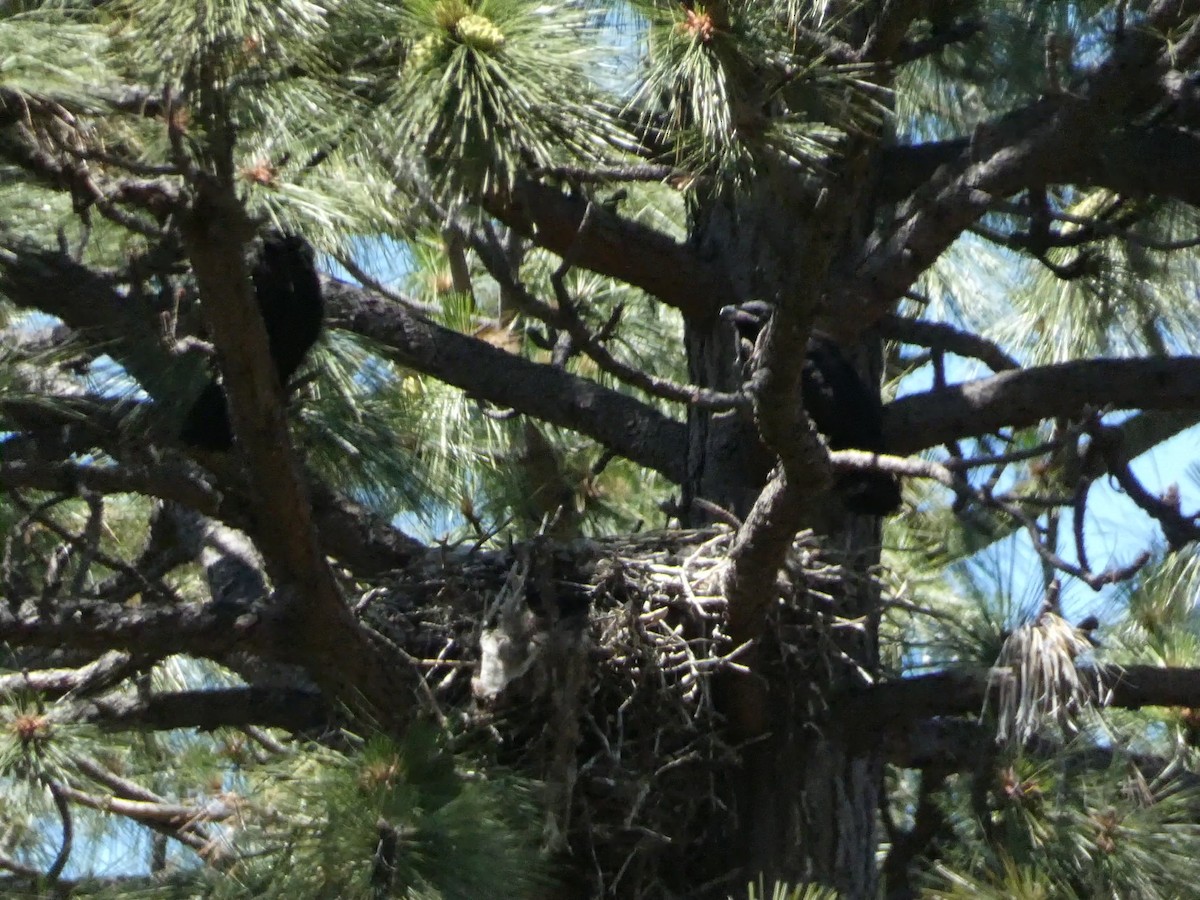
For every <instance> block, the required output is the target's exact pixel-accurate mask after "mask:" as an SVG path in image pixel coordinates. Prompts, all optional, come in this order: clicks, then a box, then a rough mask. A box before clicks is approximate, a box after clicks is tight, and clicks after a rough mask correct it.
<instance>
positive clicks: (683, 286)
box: [484, 180, 737, 318]
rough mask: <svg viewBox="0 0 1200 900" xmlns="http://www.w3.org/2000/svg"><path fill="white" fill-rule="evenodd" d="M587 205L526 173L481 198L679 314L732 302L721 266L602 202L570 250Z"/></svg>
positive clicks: (542, 240)
mask: <svg viewBox="0 0 1200 900" xmlns="http://www.w3.org/2000/svg"><path fill="white" fill-rule="evenodd" d="M588 205H589V201H588V199H587V197H585V196H582V195H580V194H576V193H567V192H564V191H563V190H561V189H560V188H557V187H553V186H551V185H546V184H540V183H538V182H535V181H529V180H526V181H523V182H522V183H521V184H520V185H518V186H517V187H516V188H515V189H514V190H513V192H512V193H511V194H510V195H508V196H505V197H500V196H493V197H490V198H488V199H487V200H486V201H485V203H484V206H485V208H486V209H487V211H488V212H489V213H491V214H492V215H493V216H495V217H496V218H497V219H499V220H500V221H501V222H503V223H504V224H505V225H508V226H509V227H510V228H513V229H515V230H516V231H517V232H518V233H519V234H521V235H523V236H524V237H527V238H529V239H530V240H532V241H533V242H534V243H535V244H537V245H539V246H541V247H545V248H546V249H547V250H551V251H552V252H554V253H557V254H558V255H559V256H565V255H566V254H567V253H568V252H572V253H573V254H574V261H575V262H576V264H578V265H580V266H583V267H584V268H586V269H591V270H592V271H594V272H599V273H600V274H602V275H609V276H611V277H613V278H618V279H620V280H621V281H624V282H627V283H628V284H631V285H634V286H635V287H640V288H641V289H642V290H644V291H646V292H647V293H649V294H652V295H653V296H655V297H657V298H658V299H659V300H661V301H663V302H664V303H666V304H667V305H669V306H673V307H675V308H676V309H678V310H679V311H680V312H682V313H683V314H684V315H685V316H690V317H693V318H706V317H709V316H714V315H716V313H717V310H719V309H720V308H721V307H722V306H725V305H726V304H728V303H735V302H737V298H736V297H734V293H733V286H732V284H731V283H730V281H729V276H728V274H727V273H726V272H725V270H724V268H723V267H721V266H719V265H717V264H715V263H713V262H711V261H709V260H707V259H704V258H703V257H701V256H700V255H699V254H698V253H696V251H695V250H693V249H692V248H691V247H688V246H686V245H685V244H680V243H679V242H678V241H676V240H674V239H673V238H671V237H669V236H667V235H665V234H662V233H661V232H658V231H655V230H654V229H653V228H649V227H647V226H645V225H642V224H640V223H638V222H633V221H630V220H628V219H623V218H621V217H620V216H618V215H617V214H616V213H612V212H609V211H608V210H606V209H603V208H601V209H599V210H598V211H596V212H595V213H594V214H593V217H592V222H591V224H590V225H589V228H588V232H587V236H586V238H585V239H584V240H583V241H582V242H581V243H580V245H579V246H578V247H576V248H575V249H573V250H572V245H573V244H575V241H576V235H578V234H579V227H580V225H581V224H582V223H583V219H584V216H585V215H587V210H588Z"/></svg>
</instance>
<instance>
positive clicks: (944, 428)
mask: <svg viewBox="0 0 1200 900" xmlns="http://www.w3.org/2000/svg"><path fill="white" fill-rule="evenodd" d="M1086 407H1092V408H1101V407H1109V408H1112V409H1142V410H1180V409H1200V357H1191V356H1184V357H1174V358H1169V359H1090V360H1081V361H1078V362H1069V363H1061V364H1059V365H1053V366H1042V367H1039V368H1036V369H1029V370H1025V371H1019V372H1003V373H1001V374H999V375H994V376H992V377H990V378H982V379H979V380H977V381H968V382H966V383H964V384H958V385H954V386H952V387H948V388H945V389H943V390H935V391H927V392H925V393H921V394H912V395H909V396H907V397H901V398H899V399H898V400H894V401H893V402H891V403H889V404H887V406H886V407H885V408H884V430H885V433H886V435H887V442H888V447H889V448H890V449H891V450H892V452H894V453H897V454H910V453H916V452H917V451H919V450H923V449H925V448H927V447H935V446H937V445H939V444H946V443H949V442H951V441H954V440H958V439H959V438H964V437H971V436H973V435H980V434H987V433H989V432H993V431H996V430H998V429H1000V428H1004V427H1006V426H1011V427H1017V428H1021V427H1027V426H1030V425H1035V424H1037V423H1038V422H1041V421H1043V420H1045V419H1052V418H1055V417H1057V416H1068V417H1069V416H1074V415H1078V414H1079V413H1080V412H1081V411H1082V410H1083V409H1084V408H1086Z"/></svg>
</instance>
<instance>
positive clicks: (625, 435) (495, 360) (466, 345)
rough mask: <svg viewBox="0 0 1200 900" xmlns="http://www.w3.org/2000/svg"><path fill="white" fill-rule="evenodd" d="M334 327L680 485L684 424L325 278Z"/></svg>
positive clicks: (473, 393) (440, 377) (402, 360)
mask: <svg viewBox="0 0 1200 900" xmlns="http://www.w3.org/2000/svg"><path fill="white" fill-rule="evenodd" d="M323 283H324V287H325V296H326V302H327V306H328V308H329V310H330V314H331V320H332V323H333V324H334V325H336V326H338V327H342V328H346V329H348V330H350V331H353V332H355V333H356V334H361V335H365V336H366V337H369V338H372V339H373V340H376V341H378V342H379V343H381V344H384V345H385V346H387V347H388V348H390V349H391V350H392V351H393V354H392V355H393V358H394V359H395V360H396V362H398V363H400V364H401V365H405V366H408V367H410V368H413V369H416V370H417V371H419V372H424V373H425V374H427V375H432V376H433V377H435V378H438V379H439V380H441V381H444V382H446V383H447V384H452V385H454V386H455V387H458V388H461V389H462V390H464V391H467V392H468V393H469V394H471V395H472V396H475V397H480V398H482V399H484V400H488V401H490V402H492V403H496V404H498V405H501V406H507V407H511V408H512V409H516V410H518V411H519V412H522V413H525V414H526V415H530V416H533V417H534V418H537V419H541V420H543V421H546V422H550V423H552V424H554V425H560V426H562V427H564V428H570V429H572V430H574V431H578V432H580V433H581V434H585V435H587V436H589V437H592V438H594V439H595V440H597V441H599V442H600V443H601V444H603V445H604V446H605V447H608V448H609V449H611V450H614V451H616V452H617V453H619V454H621V455H622V456H624V457H627V458H628V459H631V460H633V461H634V462H636V463H639V464H641V465H644V466H646V467H648V468H651V469H654V470H656V471H658V472H662V473H663V474H664V475H666V476H667V477H668V478H670V479H671V480H672V481H675V482H677V483H678V482H682V481H683V478H684V475H685V472H684V463H685V460H686V459H687V449H686V436H685V433H684V426H683V425H682V424H681V423H679V422H675V421H673V420H671V419H668V418H667V417H666V416H664V415H662V414H661V413H658V412H656V411H654V410H653V409H651V408H650V407H648V406H647V405H646V404H644V403H641V402H640V401H638V400H637V399H635V398H633V397H630V396H628V395H625V394H621V393H618V392H617V391H613V390H610V389H608V388H604V387H601V386H600V385H598V384H596V383H595V382H592V381H589V380H587V379H586V378H580V377H578V376H576V375H571V374H570V373H568V372H564V371H562V370H561V369H557V368H555V367H553V366H548V365H541V364H538V363H534V362H531V361H529V360H527V359H523V358H521V357H519V356H514V355H513V354H511V353H506V352H504V351H503V350H500V349H498V348H496V347H493V346H492V345H491V344H489V343H487V342H486V341H481V340H479V339H477V338H472V337H469V336H467V335H463V334H459V333H458V332H456V331H451V330H450V329H448V328H442V327H440V326H438V325H435V324H433V323H432V322H429V321H427V320H425V319H421V318H419V317H417V316H414V315H412V314H411V313H410V312H409V311H408V310H406V309H403V308H401V307H399V306H396V305H395V304H391V303H388V302H386V301H385V300H383V299H382V298H379V297H376V296H375V295H373V294H371V293H369V292H367V291H362V290H359V289H358V288H355V287H353V286H351V285H348V284H345V283H343V282H338V281H333V280H330V279H325V280H324V282H323Z"/></svg>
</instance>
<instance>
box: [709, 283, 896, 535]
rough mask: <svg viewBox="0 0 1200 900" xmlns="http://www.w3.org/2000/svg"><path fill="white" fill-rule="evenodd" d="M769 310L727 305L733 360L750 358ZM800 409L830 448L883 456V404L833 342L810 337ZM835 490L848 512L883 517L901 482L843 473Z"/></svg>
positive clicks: (891, 506) (878, 474)
mask: <svg viewBox="0 0 1200 900" xmlns="http://www.w3.org/2000/svg"><path fill="white" fill-rule="evenodd" d="M772 311H773V310H772V307H771V305H770V304H769V303H765V302H762V301H751V302H749V303H744V304H742V305H741V306H727V307H725V308H724V309H722V310H721V317H722V318H724V319H726V320H727V321H730V322H732V323H733V324H734V325H735V327H736V328H737V330H738V359H739V360H740V361H743V362H744V361H746V360H748V359H749V357H750V351H751V350H752V349H753V346H754V341H755V340H757V338H758V334H759V332H760V331H761V330H762V328H763V326H764V325H766V323H767V319H768V318H770V316H771V313H772ZM800 386H801V393H802V397H803V401H804V411H805V412H807V413H808V416H809V418H810V419H812V421H813V424H814V425H816V426H817V430H818V431H819V432H821V434H823V435H825V440H826V441H828V443H829V448H830V449H831V450H866V451H868V452H870V453H886V452H887V447H886V444H885V441H884V439H883V406H882V404H881V403H880V402H879V396H878V394H876V392H875V391H873V390H871V388H870V387H869V386H868V385H867V384H866V383H865V382H864V381H863V379H862V377H861V376H860V375H859V374H858V370H856V369H855V368H854V366H853V365H852V364H851V362H850V360H848V359H847V358H846V356H845V355H844V354H843V353H842V351H841V350H840V349H839V348H838V345H837V344H836V343H834V341H832V340H830V339H829V338H827V337H824V336H822V335H816V334H814V335H813V336H812V337H810V338H809V340H808V348H807V351H806V356H805V359H804V369H803V371H802V373H801V382H800ZM834 490H835V492H836V493H837V495H838V496H839V497H840V498H841V501H842V504H843V505H844V506H845V507H846V509H848V510H849V511H850V512H853V513H858V514H860V515H871V516H886V515H889V514H891V513H893V512H895V511H896V509H897V508H898V507H899V506H900V483H899V481H898V480H897V478H896V476H895V475H891V474H889V473H887V472H879V471H871V472H843V473H841V474H839V475H838V476H837V480H836V482H835V484H834Z"/></svg>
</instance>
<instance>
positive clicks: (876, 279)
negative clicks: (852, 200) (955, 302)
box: [824, 0, 1197, 336]
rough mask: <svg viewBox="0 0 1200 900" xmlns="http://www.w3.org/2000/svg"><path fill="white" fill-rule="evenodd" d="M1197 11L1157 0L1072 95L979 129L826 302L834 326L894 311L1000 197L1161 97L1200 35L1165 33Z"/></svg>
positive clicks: (1089, 150) (1079, 157)
mask: <svg viewBox="0 0 1200 900" xmlns="http://www.w3.org/2000/svg"><path fill="white" fill-rule="evenodd" d="M1196 12H1197V4H1196V2H1194V0H1183V2H1180V0H1156V2H1154V3H1152V4H1151V6H1150V8H1149V9H1148V10H1147V11H1146V14H1145V19H1144V20H1143V21H1142V22H1141V23H1140V27H1139V28H1138V29H1137V30H1136V31H1134V32H1131V33H1129V34H1128V35H1127V36H1126V38H1125V39H1124V40H1122V41H1120V42H1118V43H1117V44H1116V46H1115V47H1114V49H1113V51H1112V53H1111V54H1110V55H1109V56H1108V58H1107V59H1105V60H1104V61H1103V62H1101V63H1100V64H1099V65H1098V66H1097V67H1096V68H1095V69H1093V70H1092V72H1091V73H1089V75H1088V77H1087V78H1086V79H1085V80H1084V82H1083V83H1082V84H1081V85H1080V86H1079V88H1078V89H1077V90H1075V91H1073V92H1072V94H1070V95H1067V94H1051V95H1049V96H1046V97H1043V98H1041V99H1039V100H1037V101H1035V102H1034V103H1032V104H1030V105H1029V106H1028V107H1026V108H1025V109H1022V110H1018V111H1017V112H1016V113H1010V114H1008V115H1006V116H1004V117H1003V118H1002V119H1000V120H999V121H998V122H996V123H988V124H987V126H986V127H981V128H979V129H977V130H976V133H975V135H974V136H973V138H972V140H971V142H970V145H969V147H968V148H967V152H966V154H964V157H963V158H961V161H960V166H959V171H954V167H945V168H943V169H941V170H939V171H938V173H937V174H936V175H935V177H934V178H933V180H932V182H931V183H930V185H929V187H928V189H927V190H925V189H918V190H917V191H916V192H914V194H913V195H912V196H911V198H910V202H909V203H907V204H905V205H904V206H903V207H902V208H901V210H900V212H899V214H898V216H897V218H896V221H895V222H894V223H892V224H891V225H889V226H888V227H887V229H886V231H884V232H881V233H880V234H878V236H877V239H876V241H875V243H874V246H872V247H870V248H869V249H868V251H867V252H866V253H865V254H864V255H863V257H862V259H861V260H860V261H859V263H858V265H857V269H856V271H855V273H854V275H853V276H851V277H850V278H849V279H846V280H843V281H842V282H841V283H840V284H836V285H833V286H832V290H831V291H830V292H829V296H828V298H827V301H826V321H824V324H825V326H826V327H828V328H829V329H830V330H831V331H833V332H834V333H836V334H840V335H843V336H854V335H856V334H857V333H858V332H859V331H861V329H863V328H865V327H868V326H870V325H871V324H873V323H874V322H876V321H878V320H879V318H880V317H882V316H883V315H884V314H885V313H887V312H888V311H889V310H890V308H891V306H892V305H893V304H894V302H895V301H896V299H897V298H899V297H901V296H903V295H904V293H905V292H906V291H907V290H909V289H910V288H911V287H912V285H913V283H914V282H915V281H916V279H917V278H918V277H919V276H920V274H921V273H922V272H924V271H925V270H926V269H928V268H929V267H930V266H931V265H932V264H933V263H934V261H935V260H936V259H937V258H938V257H939V256H940V255H941V254H942V253H943V252H944V251H945V250H946V248H947V247H949V246H950V245H951V244H952V243H953V242H954V241H955V240H957V238H958V236H959V235H960V234H961V233H962V232H963V231H964V230H965V229H966V228H967V227H968V226H969V225H970V224H971V223H972V222H974V221H975V220H976V219H977V218H979V216H981V215H982V214H983V213H984V212H986V211H987V209H988V207H989V204H990V203H991V202H992V201H993V200H994V199H996V198H998V197H1003V196H1007V195H1009V194H1012V193H1014V192H1016V191H1019V190H1021V189H1022V188H1024V187H1026V186H1027V185H1029V184H1033V183H1040V184H1045V183H1047V181H1049V179H1048V178H1047V177H1046V173H1047V172H1048V171H1049V170H1050V169H1051V168H1052V167H1068V168H1070V169H1071V170H1074V169H1075V168H1076V167H1078V166H1080V165H1083V164H1086V161H1087V160H1089V159H1090V158H1091V157H1093V156H1094V155H1095V146H1096V145H1097V144H1098V143H1099V142H1100V141H1101V140H1103V138H1104V137H1105V136H1106V135H1108V134H1109V133H1110V132H1111V131H1112V130H1113V128H1114V127H1116V126H1117V125H1119V124H1120V123H1121V122H1122V121H1123V120H1124V119H1125V118H1127V117H1128V116H1129V115H1130V114H1131V113H1133V112H1136V111H1139V110H1141V111H1144V110H1145V109H1146V108H1148V106H1149V105H1150V104H1151V103H1152V102H1153V101H1154V99H1155V98H1156V97H1159V96H1161V94H1162V88H1161V85H1160V80H1161V78H1162V77H1163V76H1164V75H1165V74H1166V73H1167V72H1168V71H1169V70H1171V69H1172V68H1175V67H1178V66H1181V65H1187V64H1188V63H1190V62H1191V60H1192V57H1191V56H1189V55H1188V54H1191V53H1194V52H1195V50H1196V48H1195V47H1194V46H1193V42H1191V41H1188V42H1186V47H1185V46H1182V45H1183V44H1184V42H1180V44H1178V45H1172V46H1171V47H1170V48H1165V47H1164V42H1163V39H1162V37H1161V36H1162V35H1164V34H1167V33H1169V32H1170V31H1171V30H1172V29H1173V28H1175V27H1177V26H1178V25H1180V24H1181V23H1184V22H1186V21H1187V20H1188V19H1189V17H1191V16H1193V15H1195V13H1196Z"/></svg>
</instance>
